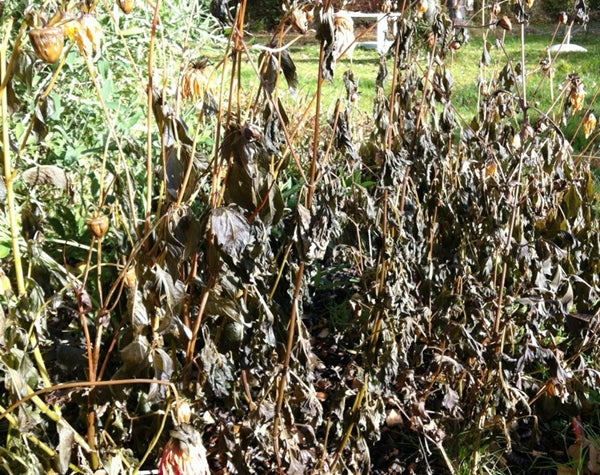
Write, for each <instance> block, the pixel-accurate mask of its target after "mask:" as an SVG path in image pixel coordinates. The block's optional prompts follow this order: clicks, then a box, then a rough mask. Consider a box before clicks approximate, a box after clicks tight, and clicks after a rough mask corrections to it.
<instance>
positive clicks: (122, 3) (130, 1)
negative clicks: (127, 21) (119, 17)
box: [117, 0, 135, 15]
mask: <svg viewBox="0 0 600 475" xmlns="http://www.w3.org/2000/svg"><path fill="white" fill-rule="evenodd" d="M117 5H118V6H119V8H120V9H121V11H122V12H123V13H125V15H129V14H130V13H131V10H133V7H134V6H135V0H117Z"/></svg>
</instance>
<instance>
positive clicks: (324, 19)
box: [315, 3, 335, 81]
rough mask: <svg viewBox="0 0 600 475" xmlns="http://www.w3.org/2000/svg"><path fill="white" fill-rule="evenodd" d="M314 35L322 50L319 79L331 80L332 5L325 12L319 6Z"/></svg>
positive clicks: (332, 46) (333, 62) (333, 69)
mask: <svg viewBox="0 0 600 475" xmlns="http://www.w3.org/2000/svg"><path fill="white" fill-rule="evenodd" d="M316 30H317V31H316V33H315V38H316V39H317V41H319V42H320V43H321V47H322V48H323V62H322V63H321V77H322V78H323V79H325V80H326V81H332V80H333V73H334V71H335V54H334V52H335V50H334V46H335V45H334V39H335V32H334V24H333V5H332V4H331V3H329V7H328V8H327V9H326V10H325V9H324V8H323V7H322V6H320V7H319V8H318V10H317V15H316Z"/></svg>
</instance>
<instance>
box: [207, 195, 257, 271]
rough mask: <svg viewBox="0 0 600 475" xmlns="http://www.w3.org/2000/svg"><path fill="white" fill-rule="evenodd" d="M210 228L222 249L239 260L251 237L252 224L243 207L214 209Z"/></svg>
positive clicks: (231, 206)
mask: <svg viewBox="0 0 600 475" xmlns="http://www.w3.org/2000/svg"><path fill="white" fill-rule="evenodd" d="M210 228H211V232H212V233H213V234H214V236H215V239H216V240H217V244H218V245H219V247H220V248H221V250H222V251H223V252H224V253H225V254H227V255H228V256H229V257H231V259H233V261H234V262H238V261H239V260H240V258H241V257H242V253H243V252H244V249H246V246H247V245H248V244H249V243H250V239H251V235H250V224H249V223H248V220H247V219H246V216H244V213H243V211H242V209H241V208H240V207H239V206H236V205H230V206H222V207H220V208H216V209H214V210H213V211H212V213H211V219H210Z"/></svg>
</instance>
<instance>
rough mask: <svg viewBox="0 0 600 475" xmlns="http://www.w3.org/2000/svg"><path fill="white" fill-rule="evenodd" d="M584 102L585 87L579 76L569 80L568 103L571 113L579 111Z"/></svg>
mask: <svg viewBox="0 0 600 475" xmlns="http://www.w3.org/2000/svg"><path fill="white" fill-rule="evenodd" d="M584 100H585V87H584V86H583V82H581V79H579V76H577V77H576V78H573V79H571V89H570V91H569V101H570V102H571V108H572V110H573V112H577V111H578V110H581V108H582V107H583V101H584Z"/></svg>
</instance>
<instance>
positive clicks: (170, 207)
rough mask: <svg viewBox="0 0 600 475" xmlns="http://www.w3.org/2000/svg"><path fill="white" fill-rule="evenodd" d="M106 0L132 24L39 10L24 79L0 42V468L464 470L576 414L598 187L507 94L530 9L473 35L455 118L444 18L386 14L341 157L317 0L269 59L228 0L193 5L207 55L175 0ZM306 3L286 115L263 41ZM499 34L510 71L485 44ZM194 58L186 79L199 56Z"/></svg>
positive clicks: (341, 116) (552, 126) (548, 118)
mask: <svg viewBox="0 0 600 475" xmlns="http://www.w3.org/2000/svg"><path fill="white" fill-rule="evenodd" d="M117 3H118V5H119V6H120V7H121V9H123V11H124V12H125V13H129V15H127V16H126V17H125V16H119V17H115V16H114V15H113V12H114V11H117V10H108V9H106V6H107V5H105V4H103V3H98V4H97V5H96V4H93V5H89V4H87V3H86V2H84V4H82V5H79V6H77V7H73V8H69V9H68V10H69V11H65V12H62V11H59V12H58V13H56V18H60V19H61V20H59V21H58V22H57V23H56V24H57V25H59V24H60V25H62V26H61V28H62V30H61V31H62V32H63V34H64V38H66V39H64V41H65V42H66V43H65V45H64V46H63V48H62V50H61V51H60V52H58V53H57V54H55V55H54V56H57V58H56V61H57V64H56V66H50V65H47V64H44V65H42V64H40V63H39V62H38V63H35V61H36V60H35V57H34V54H33V53H35V54H38V55H40V51H42V50H40V49H39V48H38V47H36V46H35V45H32V46H31V47H29V46H28V45H26V44H25V45H23V44H22V41H23V39H24V38H25V37H26V36H27V35H25V31H27V27H26V26H23V27H17V29H16V31H14V30H13V29H12V27H11V26H7V27H5V28H4V31H3V47H2V50H1V51H2V55H0V68H1V69H0V84H1V86H0V87H1V92H2V96H1V97H2V132H3V135H2V137H3V138H2V143H3V144H4V145H3V147H2V152H3V159H4V160H3V171H4V174H5V180H4V181H5V189H6V191H5V192H4V193H1V192H2V191H3V190H1V189H0V195H2V194H4V195H5V196H6V198H5V199H6V205H5V206H4V208H3V209H2V214H0V219H1V220H2V222H3V223H4V222H6V223H7V225H6V226H4V227H5V228H7V229H9V230H10V233H6V234H5V233H3V232H2V231H1V230H0V244H3V243H4V242H5V241H6V242H7V243H9V244H10V246H9V247H10V249H12V250H13V254H12V255H10V256H8V255H7V256H5V257H6V260H3V262H2V264H1V267H2V276H3V277H2V280H0V284H1V287H0V290H2V291H1V292H0V298H1V299H2V314H0V322H3V323H4V335H3V338H4V339H3V347H2V353H1V354H0V371H1V372H2V375H3V385H4V391H3V392H2V396H0V406H1V407H0V420H1V421H2V422H1V424H2V429H3V433H4V434H7V435H6V436H5V437H4V438H3V441H2V442H3V443H2V446H4V447H6V449H7V450H6V457H5V458H4V462H3V463H4V464H5V466H6V467H8V470H12V471H13V472H18V471H19V470H22V469H23V467H30V468H31V469H32V470H34V471H35V472H37V473H44V471H46V470H47V468H48V467H49V466H50V465H53V466H54V467H56V468H55V469H56V470H57V471H59V472H61V473H66V472H67V471H69V470H72V471H76V470H82V471H86V470H88V471H89V470H97V469H100V468H102V469H104V470H105V471H107V472H109V473H111V474H112V473H114V474H117V473H130V472H135V471H136V470H140V469H142V468H143V469H145V468H158V469H159V470H160V471H161V473H181V472H185V471H186V470H187V471H194V470H195V471H196V472H199V471H202V473H208V471H209V468H210V469H212V470H214V471H218V470H228V471H231V472H240V473H246V472H250V471H254V472H261V473H262V472H271V471H273V472H274V471H286V472H291V473H308V472H315V473H317V472H319V473H320V472H323V473H342V472H344V471H347V472H352V473H358V472H361V473H366V472H368V471H371V472H372V473H382V472H385V471H388V472H389V471H394V472H403V471H413V472H417V471H418V472H419V473H438V472H442V471H444V472H445V471H448V472H450V473H452V472H456V471H457V470H458V468H459V467H464V466H465V465H468V466H469V470H470V471H471V472H472V473H480V472H481V471H482V470H483V468H484V467H486V468H487V467H488V466H489V465H492V464H494V466H501V465H503V466H504V467H511V466H514V465H518V460H519V459H518V456H523V457H525V456H526V454H527V450H529V448H531V447H535V446H537V445H538V444H542V443H544V441H545V439H546V438H547V437H548V434H547V433H545V432H544V431H542V430H537V429H536V430H532V429H531V427H530V426H531V425H532V424H534V423H537V422H535V421H538V420H547V419H552V420H556V421H557V422H558V423H563V422H566V423H567V424H568V423H569V421H570V416H567V414H570V413H573V412H574V411H575V412H577V413H581V417H585V411H591V410H592V409H590V407H589V404H588V402H589V400H590V398H592V396H593V395H594V391H595V387H597V383H598V380H599V378H598V376H599V374H598V371H597V368H596V366H595V361H596V359H597V357H598V354H597V348H598V316H597V310H598V308H597V306H598V285H599V282H598V277H597V275H598V272H597V270H598V262H599V259H600V246H599V244H598V242H599V240H598V225H597V222H596V219H595V215H594V209H595V206H597V204H596V198H595V196H594V189H593V184H594V181H593V176H592V174H591V171H590V169H589V166H588V164H587V162H586V161H583V160H578V159H577V157H575V156H574V155H573V152H572V148H571V144H570V143H569V137H567V136H566V135H565V132H563V130H562V125H561V124H558V123H556V122H554V121H553V120H552V116H553V114H552V112H553V111H540V110H538V108H537V107H536V105H535V103H534V102H532V101H531V97H530V96H531V91H530V90H529V88H528V81H529V77H530V76H528V70H527V67H528V66H527V63H526V61H525V55H524V49H525V42H526V35H525V25H526V21H527V12H526V8H529V7H531V3H532V2H526V1H523V0H519V1H518V2H513V3H514V10H513V12H514V16H512V17H511V18H509V17H508V16H500V17H499V18H494V20H493V24H492V25H487V26H486V28H487V27H491V26H499V27H500V28H491V29H490V30H489V31H486V33H485V34H484V41H483V48H484V51H483V52H482V61H481V71H480V86H481V87H479V88H478V90H479V93H480V97H479V101H478V105H477V110H476V112H475V116H474V117H473V118H468V120H463V118H461V117H460V116H459V115H458V114H457V113H456V109H455V106H454V102H453V101H454V100H455V91H454V82H453V78H452V75H451V73H450V71H449V67H448V65H447V64H446V60H447V58H450V57H454V61H458V60H459V59H460V54H461V52H462V46H464V45H465V42H466V38H467V36H468V35H466V34H465V31H462V28H463V27H466V26H468V25H466V26H465V25H458V29H457V28H455V26H454V25H453V23H452V22H451V21H450V19H449V18H448V16H447V14H446V12H444V11H441V12H439V14H437V15H436V16H435V17H433V20H432V22H431V23H427V22H425V20H423V19H422V18H419V16H417V15H414V16H407V15H403V16H401V17H400V18H399V19H398V34H397V36H396V38H395V40H394V43H393V44H392V46H391V47H390V50H389V51H388V52H387V53H386V54H384V55H382V57H381V62H380V68H379V74H378V77H377V79H376V87H377V94H376V95H375V102H374V104H373V119H372V121H371V122H370V123H369V124H367V125H368V129H367V130H366V132H365V134H364V139H363V140H361V141H360V142H359V141H358V140H357V139H356V138H355V127H356V124H355V122H354V118H355V116H354V114H353V110H354V109H353V107H354V105H353V104H354V103H355V102H356V97H357V96H358V91H359V89H358V87H359V79H360V78H359V77H358V76H357V75H356V74H355V73H354V72H353V71H352V69H349V70H347V71H345V72H343V73H340V71H339V68H340V66H341V65H340V64H338V60H339V57H338V55H337V54H336V50H335V46H336V44H338V43H339V41H338V40H339V36H336V35H339V34H340V33H339V32H337V30H336V25H335V21H334V18H335V11H334V8H333V3H332V2H330V1H327V0H326V1H324V2H319V3H317V2H285V9H284V10H283V9H282V20H281V23H280V26H279V28H278V29H277V31H275V32H274V34H273V36H272V37H271V38H270V39H269V40H268V41H267V42H266V44H265V45H257V44H253V43H252V41H248V39H247V35H246V25H245V18H246V15H245V11H246V9H247V8H249V6H248V2H246V1H242V2H239V4H238V5H237V6H236V7H235V8H234V7H233V5H230V4H229V3H228V2H221V1H218V2H211V10H212V11H213V12H217V13H218V15H217V16H218V17H219V20H220V21H221V23H220V24H219V25H218V28H219V29H221V28H223V27H224V26H225V25H226V24H227V25H228V26H227V28H229V29H228V30H227V31H228V34H229V38H228V39H227V40H226V41H225V40H224V39H223V40H224V41H215V42H214V43H213V40H214V39H215V38H214V37H213V36H212V35H209V34H208V33H207V31H209V30H210V29H216V28H217V23H216V22H215V20H213V19H210V18H208V17H205V16H203V13H202V12H200V11H199V10H198V9H197V6H196V4H195V3H193V2H192V3H193V4H190V5H186V6H185V8H184V7H183V6H182V8H183V11H167V10H166V9H165V8H164V7H165V6H164V5H162V3H161V2H160V1H159V2H156V3H155V4H154V5H153V7H151V6H149V4H144V5H141V4H138V5H137V6H136V8H135V9H133V10H131V9H129V7H128V6H127V5H124V2H117ZM495 5H496V4H494V5H492V13H493V14H494V15H495V16H496V17H498V16H499V15H500V14H501V13H502V12H501V10H500V9H499V8H498V7H496V6H495ZM124 7H127V8H124ZM230 7H231V8H230ZM398 7H399V11H400V12H406V11H408V10H407V9H408V5H407V4H403V5H399V6H398ZM412 7H416V9H417V12H419V11H420V12H421V13H424V12H425V9H424V8H425V3H423V2H418V3H415V4H414V5H412V6H411V8H412ZM390 8H391V7H390ZM127 9H129V12H127V11H126V10H127ZM313 9H314V21H315V25H314V26H315V29H316V32H317V35H316V38H317V41H318V42H319V47H320V52H319V58H318V72H317V73H316V74H317V86H316V92H315V93H314V97H309V98H308V100H307V101H305V103H304V102H302V103H300V104H297V103H295V102H294V98H295V97H297V91H298V89H299V84H300V79H299V77H298V74H297V69H296V65H295V63H294V59H295V58H294V56H293V54H291V52H290V50H289V43H285V42H284V38H285V34H284V33H288V34H289V32H290V31H291V30H293V31H295V33H293V34H294V35H302V34H303V33H304V32H305V31H306V21H308V18H309V16H310V15H309V14H312V11H313ZM175 10H177V9H175ZM411 11H413V13H414V10H411ZM117 13H118V11H117ZM119 15H120V13H119ZM178 15H180V16H179V17H178ZM511 15H512V14H511ZM49 16H50V15H49ZM52 17H54V15H52ZM182 21H185V23H184V24H185V25H188V26H190V29H189V31H187V32H185V33H183V34H182V36H181V37H178V39H181V43H180V44H181V46H182V47H181V48H180V49H172V48H167V47H166V44H162V43H161V42H162V41H168V37H169V35H168V34H166V33H167V32H168V31H170V30H171V29H172V30H173V31H175V30H176V28H175V26H176V25H178V24H179V23H178V22H182ZM121 22H123V23H124V24H125V25H135V27H131V29H128V30H127V34H124V33H123V31H124V28H122V23H121ZM129 22H131V23H129ZM196 22H204V25H205V27H204V29H199V30H198V31H196V29H195V28H191V26H192V25H193V24H195V23H196ZM57 27H58V26H57ZM159 28H160V30H159ZM113 30H114V31H113ZM515 30H516V31H518V34H519V35H520V38H521V52H520V57H519V58H511V57H508V56H507V53H506V51H505V50H504V49H503V48H502V44H501V42H502V40H503V38H505V35H507V34H508V32H509V31H515ZM29 31H33V30H29ZM132 31H133V32H134V33H131V32H132ZM137 31H144V32H145V33H144V34H140V36H136V33H135V32H137ZM177 31H181V29H179V30H177ZM159 33H160V34H159ZM163 33H164V35H163ZM203 35H205V36H203ZM488 35H490V36H492V37H493V36H495V37H496V38H493V39H494V40H497V43H498V44H499V47H498V48H496V49H493V48H492V46H491V43H492V42H491V41H489V42H488V41H487V38H488ZM101 38H102V40H101ZM494 43H496V41H494ZM214 44H217V45H218V46H214ZM72 45H76V46H77V48H71V46H72ZM9 46H12V50H11V48H10V47H9ZM19 46H20V47H19ZM214 48H220V49H219V55H220V57H219V58H218V59H217V61H215V62H214V63H211V64H210V66H209V63H208V61H207V60H206V61H205V60H198V59H197V58H201V57H203V56H204V54H205V53H206V52H210V51H212V49H214ZM58 49H59V48H58V47H56V48H55V49H54V47H53V48H46V50H47V51H46V53H51V52H56V51H58ZM38 50H39V51H38ZM55 50H56V51H55ZM7 52H10V54H9V55H8V56H6V53H7ZM124 53H125V54H124ZM40 56H41V55H40ZM54 56H53V57H54ZM492 56H494V59H495V60H496V61H500V60H501V61H502V63H503V64H502V65H501V67H499V68H491V67H488V66H489V65H490V64H491V62H492ZM123 58H125V59H123ZM139 58H144V59H143V61H144V63H143V66H142V64H138V63H137V61H138V60H139ZM45 59H49V58H45ZM7 60H8V61H7ZM548 61H549V62H548V68H547V69H548V70H550V69H551V67H552V60H551V59H550V60H548ZM33 64H37V67H35V68H34V67H32V65H33ZM52 64H54V63H52ZM213 64H214V66H213ZM209 68H210V69H209ZM336 69H337V71H336ZM209 70H210V73H209V72H208V71H209ZM243 70H244V72H245V71H246V70H250V71H252V73H253V74H254V76H255V77H256V84H259V87H258V88H256V89H254V88H251V87H250V85H248V84H245V83H244V82H243V81H242V79H241V78H242V77H243V76H242V71H243ZM178 71H181V74H178V73H177V72H178ZM544 72H545V71H544ZM282 73H283V78H282V77H281V76H282ZM546 77H547V76H544V80H545V78H546ZM337 78H340V79H342V81H343V84H344V87H345V91H344V92H343V93H342V95H341V97H339V98H335V101H333V102H332V104H333V107H332V108H331V109H330V110H327V108H326V107H325V105H324V104H325V99H326V98H325V95H324V93H323V87H324V82H325V81H330V80H333V79H337ZM36 84H37V86H36ZM360 84H362V83H360ZM9 86H10V88H11V90H15V89H17V90H18V91H19V93H20V95H21V97H23V98H24V99H23V102H22V103H20V104H17V103H13V102H10V101H9V96H8V91H9V89H8V87H9ZM361 87H362V86H361ZM544 87H545V86H544V81H542V85H540V86H539V89H538V90H537V91H536V93H535V94H541V93H543V91H544V90H545V89H544ZM90 91H92V92H93V95H91V92H90ZM540 91H541V92H540ZM139 96H141V98H140V97H139ZM180 97H181V98H182V99H184V100H179V98H180ZM124 98H126V99H124ZM561 98H562V100H563V102H560V101H558V100H557V101H555V103H554V104H555V105H554V106H553V107H559V106H558V105H557V104H560V105H562V106H563V111H562V112H563V113H562V120H563V121H565V122H567V123H569V121H572V120H578V119H579V118H581V125H582V127H583V131H584V135H585V136H586V137H591V138H594V135H593V131H594V129H595V125H596V124H595V118H594V116H593V113H592V112H591V110H592V109H591V108H592V106H593V104H592V103H590V102H591V101H590V100H589V98H588V97H587V96H586V94H585V87H584V84H583V81H582V80H581V78H580V77H579V76H578V75H577V73H576V72H574V73H573V74H572V75H570V76H569V77H568V78H567V79H566V82H565V87H564V89H563V91H562V95H561ZM189 101H192V102H194V105H197V104H198V103H199V102H200V101H201V102H202V107H190V104H189ZM586 102H587V103H586ZM9 104H10V106H11V107H10V112H9V107H8V105H9ZM207 106H208V107H207ZM584 110H585V111H586V113H585V114H583V113H582V111H584ZM567 111H568V113H567ZM83 112H85V114H83ZM208 112H210V113H208ZM82 115H85V118H86V119H87V122H85V123H84V122H83V121H82V122H78V121H79V120H80V118H81V116H82ZM471 119H472V120H471ZM88 122H89V123H88ZM21 123H24V124H25V125H24V126H20V124H21ZM64 123H66V124H67V125H69V127H66V126H65V125H63V124H64ZM75 125H78V126H75ZM363 127H365V125H364V124H363ZM65 129H68V130H65ZM61 134H64V135H65V136H66V139H68V140H69V144H68V145H71V148H69V146H68V145H65V146H64V150H65V153H64V154H63V153H61V154H57V153H56V152H53V151H52V150H51V145H52V146H54V147H58V146H59V145H60V143H61V142H60V140H59V139H60V138H61ZM64 140H65V139H64V138H63V141H64ZM10 144H16V145H15V146H14V147H13V146H10ZM67 152H69V153H71V158H70V159H71V160H72V161H71V162H69V166H66V165H67V160H68V159H69V155H68V153H67ZM73 155H75V158H72V157H73ZM30 157H35V158H36V160H38V161H40V162H46V161H47V162H51V163H37V162H36V161H35V160H32V159H31V158H30ZM43 167H50V168H43ZM25 168H27V170H25ZM13 170H15V172H14V173H13ZM32 183H34V184H33V185H32ZM74 183H78V184H79V186H73V184H74ZM25 185H26V186H25ZM26 187H27V188H26ZM48 188H49V189H50V192H48V193H50V194H52V193H54V195H59V196H60V197H61V198H60V199H61V200H63V203H64V206H62V207H61V210H60V211H58V210H56V209H54V208H53V207H54V206H55V205H53V201H52V200H50V199H49V198H45V197H47V196H50V195H45V194H44V192H45V190H47V189H48ZM27 189H29V190H30V191H27ZM19 216H20V219H19ZM4 227H3V228H4ZM22 230H23V232H21V231H22ZM25 231H27V232H25ZM6 279H8V280H9V282H8V284H6V283H5V281H6ZM13 294H14V295H13ZM182 396H183V397H185V400H186V402H183V401H182ZM172 408H174V413H175V417H174V418H173V420H171V418H170V417H169V416H170V412H171V409H172ZM532 421H534V422H532ZM148 434H150V436H148ZM464 442H467V443H468V444H469V445H468V446H469V448H470V449H472V450H470V451H469V453H470V454H471V458H470V459H468V460H466V461H465V460H461V457H463V456H464V453H465V451H464V450H463V449H461V447H460V446H461V444H462V443H464ZM32 444H33V445H35V446H36V447H37V448H39V450H38V449H33V448H32V447H33V445H32ZM488 448H489V453H491V452H492V451H493V453H494V454H496V455H495V456H494V457H493V460H488V459H486V450H488ZM526 448H527V450H525V449H526ZM500 453H504V454H505V455H503V456H501V455H497V454H500ZM564 455H565V456H566V454H564ZM590 460H591V459H590ZM191 467H193V468H191Z"/></svg>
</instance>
